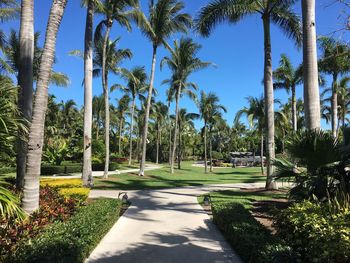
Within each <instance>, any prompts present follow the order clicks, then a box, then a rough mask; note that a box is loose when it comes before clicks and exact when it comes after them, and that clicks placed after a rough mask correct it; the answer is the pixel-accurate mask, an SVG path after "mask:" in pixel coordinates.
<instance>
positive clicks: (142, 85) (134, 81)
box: [112, 66, 147, 165]
mask: <svg viewBox="0 0 350 263" xmlns="http://www.w3.org/2000/svg"><path fill="white" fill-rule="evenodd" d="M121 76H122V78H124V80H126V82H127V85H126V86H122V85H119V84H118V85H116V86H115V87H112V88H113V89H114V88H119V89H121V90H122V91H124V92H125V93H126V94H128V95H129V96H130V97H131V100H132V103H131V116H130V131H129V165H131V163H132V156H133V155H132V137H133V130H134V118H135V107H136V99H137V98H139V99H144V96H143V94H144V93H145V92H146V89H147V83H146V82H147V74H146V72H145V68H144V67H139V66H138V67H134V68H132V69H131V70H130V71H129V70H122V73H121Z"/></svg>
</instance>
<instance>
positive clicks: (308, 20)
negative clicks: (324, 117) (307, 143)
mask: <svg viewBox="0 0 350 263" xmlns="http://www.w3.org/2000/svg"><path fill="white" fill-rule="evenodd" d="M301 2H302V16H303V75H304V108H305V124H306V128H307V129H309V130H314V129H320V127H321V113H320V91H319V87H318V65H317V46H316V21H315V0H302V1H301Z"/></svg>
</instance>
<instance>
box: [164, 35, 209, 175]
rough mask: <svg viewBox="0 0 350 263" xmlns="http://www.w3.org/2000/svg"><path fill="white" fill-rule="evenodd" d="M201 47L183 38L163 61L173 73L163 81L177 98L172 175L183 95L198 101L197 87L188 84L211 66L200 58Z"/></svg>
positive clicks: (176, 42)
mask: <svg viewBox="0 0 350 263" xmlns="http://www.w3.org/2000/svg"><path fill="white" fill-rule="evenodd" d="M200 48H201V46H200V45H198V44H196V43H195V42H193V40H192V39H190V38H181V40H180V41H174V49H173V51H172V52H171V57H165V58H163V60H162V61H161V68H162V65H163V64H165V63H166V64H167V65H168V67H169V68H170V70H171V72H172V77H171V79H167V80H165V81H163V84H165V83H167V84H169V85H170V89H172V91H169V93H170V94H174V97H175V104H176V108H175V132H174V138H173V140H172V144H173V148H172V156H171V165H170V173H171V174H173V173H174V159H175V152H176V145H177V137H180V134H179V129H178V119H179V103H180V98H181V97H182V96H183V95H187V96H189V97H190V98H191V99H193V100H195V99H196V94H195V93H194V92H193V91H196V90H197V89H198V88H197V85H196V84H195V83H193V82H188V78H189V77H190V75H191V74H192V73H194V72H196V71H198V70H200V69H203V68H206V67H208V66H209V65H210V63H208V62H203V61H201V60H200V59H199V58H198V52H199V50H200Z"/></svg>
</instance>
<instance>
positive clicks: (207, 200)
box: [203, 195, 211, 207]
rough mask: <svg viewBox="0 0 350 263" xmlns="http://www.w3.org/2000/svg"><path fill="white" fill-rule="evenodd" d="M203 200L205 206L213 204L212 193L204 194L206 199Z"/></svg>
mask: <svg viewBox="0 0 350 263" xmlns="http://www.w3.org/2000/svg"><path fill="white" fill-rule="evenodd" d="M203 202H204V206H206V207H208V206H210V205H211V197H210V195H205V196H204V199H203Z"/></svg>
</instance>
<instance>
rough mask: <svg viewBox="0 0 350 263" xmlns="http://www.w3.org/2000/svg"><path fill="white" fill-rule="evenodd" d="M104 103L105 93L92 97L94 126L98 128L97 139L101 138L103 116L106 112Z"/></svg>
mask: <svg viewBox="0 0 350 263" xmlns="http://www.w3.org/2000/svg"><path fill="white" fill-rule="evenodd" d="M103 103H104V98H103V94H102V95H100V96H94V97H93V98H92V122H93V124H94V125H93V126H95V128H96V140H98V139H99V135H100V128H101V126H102V119H103V117H102V116H103V112H104V109H103Z"/></svg>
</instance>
